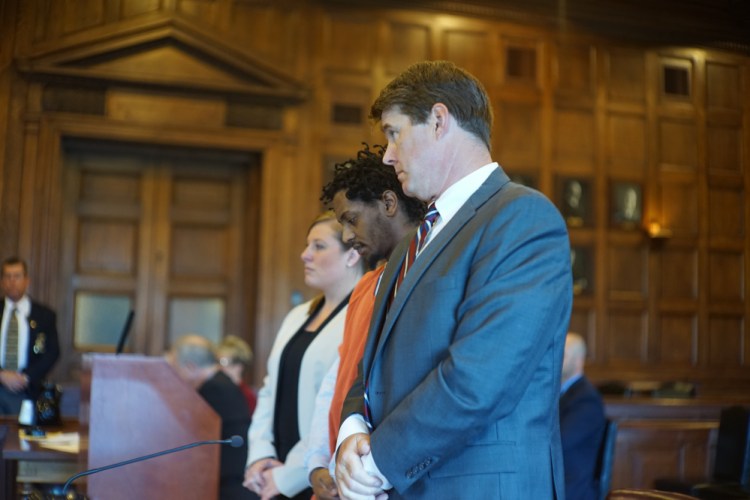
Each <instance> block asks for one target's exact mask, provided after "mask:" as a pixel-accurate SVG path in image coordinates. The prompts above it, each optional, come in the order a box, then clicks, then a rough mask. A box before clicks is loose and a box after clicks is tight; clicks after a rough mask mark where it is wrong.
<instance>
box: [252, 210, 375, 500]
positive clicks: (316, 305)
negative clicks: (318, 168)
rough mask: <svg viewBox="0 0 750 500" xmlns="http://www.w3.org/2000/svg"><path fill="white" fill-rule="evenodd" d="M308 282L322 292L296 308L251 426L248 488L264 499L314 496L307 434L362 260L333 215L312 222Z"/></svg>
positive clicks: (274, 356) (275, 354)
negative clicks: (346, 241) (307, 460)
mask: <svg viewBox="0 0 750 500" xmlns="http://www.w3.org/2000/svg"><path fill="white" fill-rule="evenodd" d="M301 257H302V261H303V262H304V265H305V283H306V284H307V285H308V286H310V287H311V288H314V289H316V290H319V291H320V292H321V296H320V297H318V298H317V299H313V300H312V301H310V302H307V303H305V304H302V305H299V306H297V307H295V308H294V309H292V310H291V311H290V312H289V314H288V315H287V316H286V318H285V319H284V322H283V323H282V325H281V328H280V330H279V332H278V334H277V336H276V340H275V341H274V345H273V348H272V349H271V353H270V354H269V357H268V374H267V375H266V377H265V379H264V380H263V387H262V388H261V389H260V391H259V392H258V404H257V407H256V409H255V413H254V414H253V421H252V424H251V425H250V430H249V431H248V445H249V452H248V458H247V469H246V471H245V482H244V483H243V484H244V485H245V487H247V488H249V489H250V490H252V491H254V492H255V493H257V494H258V495H259V496H260V497H261V499H262V500H268V499H271V498H276V497H279V496H280V497H281V498H293V499H295V500H296V499H300V500H301V499H309V498H310V496H311V495H312V490H311V489H310V488H309V484H308V481H307V470H306V468H305V464H304V457H305V438H306V437H307V435H308V433H309V430H310V422H311V418H312V413H313V409H314V404H315V395H316V394H317V392H318V388H319V387H320V383H321V381H322V379H323V376H324V375H325V374H326V372H327V371H328V368H329V367H330V366H331V364H332V363H333V362H334V360H335V359H336V357H337V348H338V345H339V343H341V338H342V335H343V330H344V319H345V317H346V309H347V304H348V301H349V294H350V293H351V291H352V288H354V285H356V283H357V281H359V279H360V278H361V277H362V273H363V262H362V261H361V260H360V257H359V254H358V253H357V251H356V250H354V249H353V248H350V247H349V246H347V245H345V244H344V243H343V242H342V228H341V225H340V224H339V223H338V222H337V221H336V217H335V215H334V214H333V212H326V213H325V214H323V215H321V216H319V217H318V218H317V219H316V220H315V221H314V222H313V224H312V226H310V229H309V230H308V234H307V245H306V247H305V250H304V251H303V252H302V256H301Z"/></svg>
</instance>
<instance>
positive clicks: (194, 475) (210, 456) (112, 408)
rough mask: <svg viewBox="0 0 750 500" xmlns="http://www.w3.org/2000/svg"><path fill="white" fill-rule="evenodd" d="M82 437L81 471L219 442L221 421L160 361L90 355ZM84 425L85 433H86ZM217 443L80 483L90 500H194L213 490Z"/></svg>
mask: <svg viewBox="0 0 750 500" xmlns="http://www.w3.org/2000/svg"><path fill="white" fill-rule="evenodd" d="M84 364H85V369H84V373H83V375H82V380H81V427H82V429H81V433H82V435H86V433H88V460H87V462H88V465H87V467H88V469H94V468H97V467H102V466H105V465H109V464H113V463H116V462H122V461H125V460H129V459H131V458H135V457H139V456H143V455H149V454H151V453H155V452H159V451H162V450H167V449H170V448H176V447H178V446H182V445H185V444H189V443H192V442H196V441H204V440H215V439H220V435H221V419H220V418H219V416H218V415H217V414H216V413H215V412H214V411H213V409H212V408H211V407H210V406H209V405H208V404H207V403H206V402H205V401H204V400H203V398H201V397H200V395H199V394H198V393H197V392H196V391H195V389H193V388H192V387H190V386H189V385H188V384H187V383H185V382H184V381H183V380H182V379H180V378H179V377H178V376H177V374H176V373H175V371H174V370H173V369H172V367H170V366H169V365H168V364H167V362H166V361H165V360H164V359H162V358H157V357H146V356H139V355H126V354H121V355H117V356H115V355H107V354H94V355H90V356H88V357H87V359H86V360H85V361H84ZM86 428H88V431H87V430H86ZM220 446H228V445H217V444H208V445H204V446H198V447H195V448H191V449H188V450H185V451H180V452H177V453H172V454H169V455H164V456H161V457H156V458H153V459H151V460H146V461H143V462H138V463H133V464H129V465H125V466H123V467H118V468H115V469H111V470H107V471H103V472H100V473H97V474H93V475H90V476H87V477H85V478H81V479H79V480H78V481H76V482H75V483H74V485H76V486H77V488H78V489H79V491H80V489H81V485H80V484H79V482H81V481H83V480H84V479H86V480H87V487H86V494H87V496H88V497H89V498H91V499H92V500H100V499H101V500H104V499H106V500H118V499H123V500H126V499H127V500H132V499H133V498H139V499H168V498H201V499H209V500H211V499H216V498H217V496H218V491H219V455H220V449H219V447H220Z"/></svg>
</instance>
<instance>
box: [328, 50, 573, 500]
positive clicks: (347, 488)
mask: <svg viewBox="0 0 750 500" xmlns="http://www.w3.org/2000/svg"><path fill="white" fill-rule="evenodd" d="M491 108H492V106H491V104H490V101H489V98H488V96H487V93H486V92H485V90H484V88H483V87H482V85H481V84H480V83H479V82H478V81H477V80H476V78H474V77H473V76H471V75H470V74H468V73H467V72H465V71H463V70H461V69H460V68H457V67H456V66H455V65H454V64H452V63H450V62H446V61H436V62H424V63H418V64H415V65H412V66H411V67H409V68H408V69H406V71H405V72H404V73H402V74H401V75H399V76H398V77H396V79H395V80H394V81H392V82H391V83H390V84H389V85H388V86H386V88H385V89H383V91H382V92H381V94H380V96H379V97H378V99H377V100H376V101H375V103H374V104H373V106H372V108H371V112H370V114H371V117H372V118H374V119H375V120H377V121H379V122H380V123H381V127H382V129H383V131H384V132H385V135H386V138H387V141H388V145H387V149H386V153H385V156H384V160H383V161H384V163H386V164H388V165H390V166H391V167H393V168H394V169H395V171H396V173H397V175H398V178H399V181H400V182H401V185H402V187H403V189H404V192H405V193H406V194H407V195H411V196H415V197H417V198H419V199H421V200H423V201H425V202H429V203H431V204H432V202H434V207H433V206H431V208H430V209H429V210H428V216H430V215H432V216H433V217H434V216H435V215H436V214H435V212H434V211H433V210H432V209H433V208H436V210H437V218H433V217H430V219H431V220H432V225H431V226H428V225H425V226H424V228H423V229H422V230H420V231H419V233H420V234H426V235H427V239H426V246H424V244H423V245H422V246H420V245H418V244H417V243H416V240H413V239H412V238H408V239H406V240H404V241H402V242H401V243H400V244H399V246H398V247H397V248H396V249H395V250H394V251H393V253H392V254H391V258H390V260H389V262H388V265H387V266H386V270H385V271H384V274H383V278H382V280H381V282H380V286H379V289H378V294H377V297H376V300H375V306H374V311H373V318H372V322H371V324H370V331H369V337H368V341H367V345H366V347H365V353H364V356H363V358H362V365H361V370H360V377H359V378H358V380H357V381H355V383H354V385H353V386H352V389H351V391H350V392H349V396H348V398H347V401H346V403H345V405H344V411H343V412H342V419H345V421H344V423H343V424H342V427H341V431H340V433H339V447H338V451H337V459H336V479H337V483H338V486H339V493H340V495H341V496H342V498H357V499H360V498H375V497H377V496H380V495H382V494H383V493H384V492H387V494H388V495H389V497H390V498H391V499H396V498H410V499H456V498H493V499H508V500H510V499H513V500H515V499H519V498H545V499H553V498H555V497H557V498H562V496H563V489H564V480H563V467H562V447H561V444H560V435H559V418H558V413H557V411H558V406H557V403H558V398H559V391H560V374H561V364H562V354H563V346H564V343H565V334H566V332H567V327H568V322H569V319H570V309H571V304H572V289H571V285H572V278H571V273H570V255H569V243H568V234H567V230H566V226H565V222H564V221H563V219H562V217H561V215H560V212H559V211H558V210H557V208H555V206H554V205H553V204H552V203H550V201H549V200H548V199H546V198H545V197H544V196H543V195H541V194H540V193H539V192H537V191H533V190H531V189H528V188H526V187H524V186H521V185H518V184H515V183H513V182H510V180H509V178H508V176H507V175H506V174H505V172H503V170H502V169H501V168H500V166H499V165H498V164H497V163H494V162H493V161H492V158H491V154H490V130H491V127H492V110H491ZM384 168H385V167H384ZM410 240H411V241H410ZM412 242H414V243H413V246H412ZM410 247H412V248H414V249H417V248H419V251H418V252H409V249H410ZM407 252H409V255H411V254H412V253H416V258H415V259H412V258H411V257H409V258H408V260H409V261H408V262H407V263H406V264H408V266H406V265H404V261H405V258H406V255H407ZM406 267H408V270H407V269H404V271H405V274H404V275H403V278H401V277H400V275H401V274H402V268H406ZM398 282H400V283H398ZM394 289H396V290H394ZM394 291H395V293H394ZM365 395H366V397H365Z"/></svg>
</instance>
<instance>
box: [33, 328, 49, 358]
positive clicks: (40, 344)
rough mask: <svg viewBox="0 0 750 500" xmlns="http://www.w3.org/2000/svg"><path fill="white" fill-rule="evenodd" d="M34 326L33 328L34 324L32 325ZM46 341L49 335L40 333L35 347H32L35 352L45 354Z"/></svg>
mask: <svg viewBox="0 0 750 500" xmlns="http://www.w3.org/2000/svg"><path fill="white" fill-rule="evenodd" d="M32 328H33V325H32ZM46 342H47V337H46V336H45V335H44V334H43V333H38V334H37V335H36V340H35V341H34V348H33V349H32V350H33V351H34V354H44V349H45V343H46Z"/></svg>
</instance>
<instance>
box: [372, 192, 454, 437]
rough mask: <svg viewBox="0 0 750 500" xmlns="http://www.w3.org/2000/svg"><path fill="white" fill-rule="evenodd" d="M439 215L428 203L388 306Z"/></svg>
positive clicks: (433, 206)
mask: <svg viewBox="0 0 750 500" xmlns="http://www.w3.org/2000/svg"><path fill="white" fill-rule="evenodd" d="M439 216H440V214H439V213H438V211H437V208H435V203H434V202H433V203H430V206H429V207H427V213H426V214H425V216H424V220H423V221H422V224H420V225H419V228H417V233H416V234H415V235H414V238H412V240H411V243H409V251H408V252H406V255H405V256H404V263H403V265H402V266H401V270H400V271H399V273H398V278H397V280H396V283H395V284H394V285H393V293H391V295H390V300H389V301H388V307H390V303H391V302H392V301H393V298H394V297H395V296H396V293H397V291H398V288H399V286H400V285H401V282H402V281H403V280H404V276H406V273H407V272H408V271H409V269H411V265H412V264H413V263H414V260H416V258H417V255H419V252H420V251H421V250H422V247H424V244H425V241H427V234H428V233H429V232H430V229H432V225H433V224H434V223H435V221H436V220H437V218H438V217H439ZM369 392H370V380H369V377H368V379H367V380H366V382H365V408H364V410H365V423H366V424H367V427H368V428H369V429H370V431H372V430H373V425H372V417H371V413H370V397H369Z"/></svg>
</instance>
